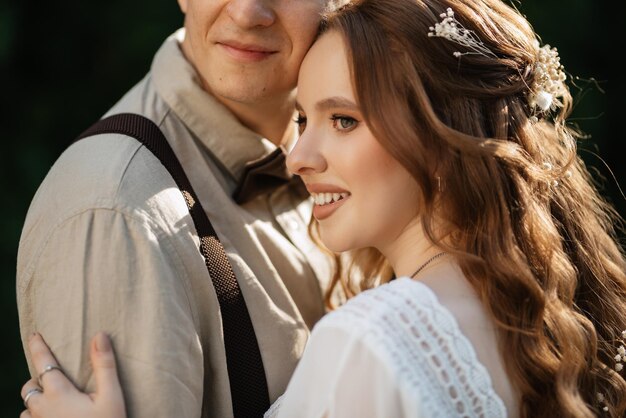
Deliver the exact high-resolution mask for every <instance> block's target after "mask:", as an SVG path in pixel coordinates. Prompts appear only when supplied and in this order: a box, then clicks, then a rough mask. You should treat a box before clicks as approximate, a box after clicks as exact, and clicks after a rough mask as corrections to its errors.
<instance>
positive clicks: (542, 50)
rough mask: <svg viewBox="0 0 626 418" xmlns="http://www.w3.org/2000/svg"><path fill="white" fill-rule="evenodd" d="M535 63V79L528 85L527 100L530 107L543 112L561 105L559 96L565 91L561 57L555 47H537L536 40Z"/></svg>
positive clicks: (564, 76)
mask: <svg viewBox="0 0 626 418" xmlns="http://www.w3.org/2000/svg"><path fill="white" fill-rule="evenodd" d="M535 46H536V48H537V63H536V64H535V80H534V82H533V84H532V86H530V94H529V96H528V102H529V104H530V105H531V107H538V108H539V109H541V110H542V111H544V112H547V111H548V110H554V109H555V108H557V107H561V106H563V104H562V103H561V101H560V100H559V99H558V98H559V97H563V96H564V95H565V93H566V92H567V90H566V87H565V83H564V82H565V80H566V79H567V76H566V75H565V73H564V72H563V66H562V65H561V59H560V58H559V53H558V51H557V49H556V48H552V47H550V45H544V46H542V47H539V42H537V41H536V43H535Z"/></svg>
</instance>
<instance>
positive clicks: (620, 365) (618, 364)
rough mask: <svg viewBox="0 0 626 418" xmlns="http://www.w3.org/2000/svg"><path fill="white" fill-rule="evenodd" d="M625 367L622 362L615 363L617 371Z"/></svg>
mask: <svg viewBox="0 0 626 418" xmlns="http://www.w3.org/2000/svg"><path fill="white" fill-rule="evenodd" d="M623 368H624V365H623V364H622V363H617V364H616V365H615V371H617V372H621V371H622V369H623Z"/></svg>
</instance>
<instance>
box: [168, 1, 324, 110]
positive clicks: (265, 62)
mask: <svg viewBox="0 0 626 418" xmlns="http://www.w3.org/2000/svg"><path fill="white" fill-rule="evenodd" d="M179 3H180V6H181V9H182V10H183V12H184V13H185V28H186V32H187V33H186V37H185V41H184V43H183V50H184V51H185V54H186V55H187V58H188V59H189V60H190V61H191V62H192V64H193V65H194V66H195V68H196V71H197V72H198V73H199V75H200V77H201V79H202V83H203V87H204V88H205V89H206V90H207V91H209V92H210V93H212V94H213V95H214V96H216V97H217V98H218V100H220V101H222V102H223V103H225V104H227V105H228V103H229V102H234V103H240V104H258V103H263V102H266V101H271V100H275V99H284V98H285V97H286V96H287V95H289V94H290V93H291V91H292V90H293V89H294V87H295V85H296V81H297V78H298V69H299V67H300V63H301V62H302V59H303V58H304V55H305V54H306V52H307V50H308V49H309V46H310V45H311V43H312V42H313V39H314V37H315V35H316V33H317V28H318V25H319V20H320V12H321V11H322V9H323V7H324V5H325V3H326V0H179Z"/></svg>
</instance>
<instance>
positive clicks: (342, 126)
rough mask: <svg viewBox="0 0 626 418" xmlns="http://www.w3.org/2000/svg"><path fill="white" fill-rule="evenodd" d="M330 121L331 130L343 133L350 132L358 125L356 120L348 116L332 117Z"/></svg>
mask: <svg viewBox="0 0 626 418" xmlns="http://www.w3.org/2000/svg"><path fill="white" fill-rule="evenodd" d="M331 120H332V121H333V128H335V129H337V130H338V131H344V132H347V131H351V130H352V129H354V128H356V125H357V124H358V122H357V120H356V119H354V118H351V117H350V116H341V115H333V116H332V117H331Z"/></svg>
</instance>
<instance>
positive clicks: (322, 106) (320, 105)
mask: <svg viewBox="0 0 626 418" xmlns="http://www.w3.org/2000/svg"><path fill="white" fill-rule="evenodd" d="M315 107H316V108H317V110H320V111H321V110H327V109H334V108H338V107H339V108H342V109H348V110H359V107H358V106H357V105H356V103H354V102H353V101H352V100H350V99H347V98H345V97H341V96H335V97H329V98H327V99H324V100H321V101H319V102H317V104H316V105H315Z"/></svg>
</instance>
